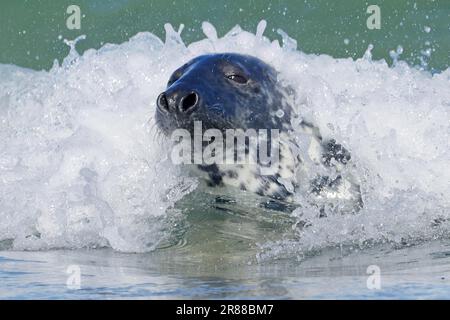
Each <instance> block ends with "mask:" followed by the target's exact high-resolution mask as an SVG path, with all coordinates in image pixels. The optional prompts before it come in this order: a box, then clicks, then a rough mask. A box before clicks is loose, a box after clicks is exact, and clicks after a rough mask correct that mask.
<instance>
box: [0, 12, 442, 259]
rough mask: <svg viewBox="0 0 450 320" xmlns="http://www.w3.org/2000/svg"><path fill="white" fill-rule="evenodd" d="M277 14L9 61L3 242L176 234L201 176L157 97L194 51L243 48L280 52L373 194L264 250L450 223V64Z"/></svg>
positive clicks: (120, 245) (302, 101)
mask: <svg viewBox="0 0 450 320" xmlns="http://www.w3.org/2000/svg"><path fill="white" fill-rule="evenodd" d="M266 25H267V23H266V22H265V21H262V22H261V23H260V24H259V25H258V27H257V30H256V34H253V33H250V32H247V31H244V30H242V29H241V28H240V27H239V26H236V27H234V28H233V29H232V30H230V31H229V32H228V33H227V34H226V35H225V36H223V37H219V35H218V33H217V31H216V30H215V28H214V27H213V26H212V25H211V24H210V23H206V22H205V23H204V24H203V25H202V27H203V31H204V33H205V35H206V38H205V39H203V40H200V41H197V42H194V43H191V44H189V45H187V46H186V45H185V44H184V42H183V41H182V37H181V32H182V30H183V26H180V28H179V29H178V31H176V30H175V29H174V28H173V27H172V26H171V25H169V24H166V25H165V30H166V39H165V42H164V43H163V42H162V41H161V40H160V39H159V38H157V37H156V36H154V35H152V34H150V33H146V32H145V33H139V34H137V35H135V36H134V37H132V38H131V39H130V40H129V41H127V42H125V43H123V44H120V45H113V44H107V45H105V46H103V47H102V48H100V49H99V50H93V49H91V50H88V51H86V52H85V53H84V54H83V55H81V56H80V55H78V54H77V53H76V50H75V45H76V42H77V41H80V40H81V39H78V40H77V39H76V40H75V41H73V42H68V45H69V46H70V47H71V50H70V54H69V56H68V57H67V58H66V59H65V60H64V61H63V63H62V64H61V65H59V64H55V65H54V66H53V68H52V69H51V70H50V71H49V72H46V71H32V70H28V69H23V68H20V67H17V66H11V65H0V79H1V80H0V123H1V126H0V141H1V142H0V152H1V153H0V177H1V179H0V192H1V198H0V248H13V249H17V250H45V249H52V248H82V247H104V246H107V247H112V248H114V249H116V250H119V251H127V252H146V251H151V250H154V249H155V248H156V247H157V246H158V245H160V244H161V243H163V242H164V241H170V238H171V237H172V236H173V233H174V232H176V230H177V228H180V227H182V226H183V215H182V214H181V213H180V212H179V211H177V210H176V209H174V205H175V203H176V202H177V201H178V200H179V199H181V198H183V197H184V196H185V195H186V194H188V193H190V192H192V191H193V190H194V189H195V188H196V185H197V181H196V180H195V179H193V178H189V177H186V176H185V174H184V173H183V172H181V170H180V169H179V168H178V167H176V166H173V165H172V164H171V162H170V161H169V160H168V158H167V153H168V150H167V149H166V145H167V144H166V143H164V141H161V139H164V138H162V137H160V138H157V132H156V131H155V130H154V129H153V127H154V122H153V121H154V120H153V115H154V112H155V103H154V101H155V100H156V97H157V95H158V93H159V92H161V91H162V90H163V89H164V83H165V81H166V80H167V79H168V78H169V75H170V74H171V72H173V71H174V70H175V69H176V68H178V67H179V66H180V65H182V64H184V63H185V62H187V61H188V60H190V59H191V58H193V57H195V56H197V55H200V54H205V53H210V52H229V51H234V52H238V53H244V54H250V55H254V56H256V57H258V58H260V59H262V60H264V61H266V62H267V63H269V64H271V65H273V66H274V67H275V68H276V69H277V70H278V71H279V72H280V81H286V82H288V83H289V84H290V86H291V87H292V88H293V89H294V91H295V93H294V95H293V97H292V99H293V100H294V101H295V103H296V106H297V107H298V109H299V112H300V113H301V117H302V118H303V119H305V120H308V121H311V122H313V123H315V124H316V125H317V126H318V127H319V129H320V131H321V133H322V135H323V136H324V137H325V138H335V139H336V140H338V141H339V142H340V143H342V144H343V145H344V146H345V147H346V148H347V149H348V150H350V151H351V153H352V163H351V167H350V168H349V169H348V170H350V171H351V174H352V175H354V176H357V177H359V179H360V180H361V181H360V182H361V187H362V193H363V200H364V204H365V206H364V209H363V210H361V211H360V212H359V213H358V214H355V215H336V214H333V211H332V210H329V211H326V213H327V215H326V217H320V218H319V217H318V214H317V209H316V208H313V207H308V206H307V205H306V204H305V205H303V206H302V208H299V209H297V210H296V211H295V212H294V213H293V216H294V218H296V219H298V221H299V224H298V225H297V227H296V228H295V235H296V236H295V238H294V239H292V238H289V240H288V239H281V240H279V241H274V242H268V243H264V244H262V245H261V252H260V253H259V255H258V257H259V259H260V261H264V260H265V259H272V258H279V257H283V256H292V255H294V256H303V255H305V254H306V255H307V254H308V253H310V252H314V251H316V250H320V249H322V248H325V247H329V246H342V245H350V246H355V247H361V246H364V245H366V244H369V243H377V242H393V243H397V244H402V243H413V242H414V241H423V240H427V239H433V238H439V237H445V236H448V233H449V231H450V227H449V222H448V221H449V218H450V216H449V215H450V213H449V211H450V210H449V207H450V198H449V194H450V192H449V191H450V190H449V184H448V181H450V172H449V170H448V169H447V168H448V163H449V160H450V152H449V150H450V148H449V136H448V134H449V129H450V126H449V122H448V119H449V118H450V117H449V110H450V91H449V90H448V88H449V85H450V70H445V71H442V72H441V73H438V74H433V75H432V74H430V73H428V72H426V71H421V70H418V69H417V68H415V67H410V66H408V65H407V64H406V63H404V62H402V61H401V60H400V54H401V50H400V51H399V50H397V51H395V52H393V54H392V58H393V59H395V65H394V66H393V67H389V66H388V64H387V63H386V62H385V61H373V60H372V55H371V50H372V48H373V46H369V48H368V50H367V52H366V54H365V55H364V57H363V58H362V59H358V60H356V61H354V60H352V59H334V58H332V57H330V56H327V55H307V54H304V53H303V52H301V51H299V50H297V42H296V41H295V40H293V39H291V38H289V36H288V35H287V34H286V33H285V32H283V31H281V30H280V31H279V34H280V35H281V37H282V45H280V43H279V41H278V40H273V41H272V40H270V39H268V38H267V37H265V36H264V35H263V34H264V30H265V28H266ZM299 139H301V137H299ZM296 198H297V199H296V200H297V202H299V203H302V204H304V203H305V202H304V194H303V193H302V192H298V194H296ZM337 205H338V204H337ZM304 221H307V222H308V224H307V226H304V225H302V223H300V222H304ZM301 225H302V227H300V226H301Z"/></svg>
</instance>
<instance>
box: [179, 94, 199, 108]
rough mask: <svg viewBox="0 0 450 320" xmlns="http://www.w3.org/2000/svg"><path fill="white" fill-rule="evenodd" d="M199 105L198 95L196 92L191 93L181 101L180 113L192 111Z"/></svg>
mask: <svg viewBox="0 0 450 320" xmlns="http://www.w3.org/2000/svg"><path fill="white" fill-rule="evenodd" d="M197 104H198V95H197V94H196V93H195V92H191V93H190V94H188V95H187V96H185V97H183V99H181V103H180V111H181V112H188V111H191V110H192V109H193V108H194V107H196V106H197Z"/></svg>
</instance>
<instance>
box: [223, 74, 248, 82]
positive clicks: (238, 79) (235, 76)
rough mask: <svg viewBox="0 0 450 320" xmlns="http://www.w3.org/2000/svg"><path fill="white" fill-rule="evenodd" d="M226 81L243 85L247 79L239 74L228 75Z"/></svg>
mask: <svg viewBox="0 0 450 320" xmlns="http://www.w3.org/2000/svg"><path fill="white" fill-rule="evenodd" d="M226 77H227V79H229V80H231V81H234V82H237V83H240V84H244V83H247V82H248V79H247V78H246V77H244V76H242V75H240V74H228V75H227V76H226Z"/></svg>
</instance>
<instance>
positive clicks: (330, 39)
mask: <svg viewBox="0 0 450 320" xmlns="http://www.w3.org/2000/svg"><path fill="white" fill-rule="evenodd" d="M72 4H75V5H78V6H79V7H80V9H81V14H82V19H81V29H80V30H69V29H68V28H67V26H66V20H67V19H68V18H69V14H68V13H67V12H66V10H67V7H68V6H69V5H72ZM370 5H378V6H379V8H380V12H381V18H380V21H381V24H380V29H372V30H371V29H369V28H368V27H367V19H368V18H369V17H370V16H371V13H367V8H368V7H369V6H370ZM261 19H265V20H267V22H268V28H267V29H266V32H265V35H266V36H268V37H269V38H270V39H280V35H279V34H278V33H277V29H282V30H283V31H285V32H286V33H287V34H288V35H289V36H291V37H292V38H294V39H296V40H297V41H298V46H299V49H300V50H302V51H304V52H306V53H313V54H329V55H331V56H333V57H336V58H342V57H352V58H354V59H356V58H359V57H361V56H362V55H363V54H364V52H365V50H366V49H367V47H368V45H369V44H373V45H374V49H373V52H372V53H373V58H374V59H377V60H378V59H385V60H386V61H388V62H389V63H391V62H392V59H391V57H390V55H389V51H391V50H396V49H397V47H398V46H401V47H402V48H403V53H402V55H401V56H400V59H401V60H405V61H407V62H408V63H410V64H411V65H414V66H422V67H424V68H425V69H429V70H432V71H441V70H445V69H446V68H448V66H449V61H450V1H449V0H435V1H431V0H416V1H414V0H371V1H362V0H335V1H331V0H314V1H313V0H285V1H280V0H270V1H268V0H250V1H236V0H232V1H212V0H190V1H179V0H173V1H172V0H170V1H162V0H76V1H74V0H2V1H1V4H0V63H10V64H15V65H19V66H24V67H29V68H33V69H49V68H50V67H51V65H52V63H53V61H54V59H58V60H59V61H61V60H62V59H63V58H64V57H65V56H66V55H67V53H68V50H69V49H68V47H67V45H65V44H64V42H63V39H69V40H70V39H75V38H76V37H77V36H79V35H82V34H85V35H86V36H87V39H86V40H84V41H81V42H80V43H79V44H78V45H77V49H78V50H79V51H80V52H83V51H84V50H86V49H89V48H99V47H101V46H102V45H104V44H105V43H122V42H124V41H127V40H128V39H129V38H130V37H132V36H133V35H135V34H136V33H138V32H141V31H148V32H151V33H154V34H155V35H157V36H159V37H161V38H162V39H164V34H165V32H164V24H165V23H167V22H169V23H171V24H172V25H174V26H175V28H178V26H179V25H180V24H184V25H185V29H184V31H183V33H182V38H183V40H184V41H185V43H186V44H188V43H191V42H192V41H195V40H199V39H202V38H204V37H205V36H204V34H203V32H202V30H201V24H202V22H203V21H209V22H211V23H212V24H213V25H214V26H215V27H216V28H217V31H218V34H219V36H223V35H224V34H225V33H226V32H227V31H229V30H230V29H231V28H232V27H233V26H235V25H237V24H239V25H240V26H241V27H242V28H243V29H245V30H248V31H251V32H255V30H256V26H257V24H258V22H259V21H260V20H261Z"/></svg>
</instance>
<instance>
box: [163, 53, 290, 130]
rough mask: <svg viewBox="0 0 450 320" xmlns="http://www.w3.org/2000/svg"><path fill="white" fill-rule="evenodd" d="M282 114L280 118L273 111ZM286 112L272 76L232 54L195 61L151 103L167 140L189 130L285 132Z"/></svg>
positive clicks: (265, 66) (178, 72)
mask: <svg viewBox="0 0 450 320" xmlns="http://www.w3.org/2000/svg"><path fill="white" fill-rule="evenodd" d="M280 109H283V116H282V117H279V113H278V116H277V111H278V110H280ZM290 112H291V111H290V108H289V106H288V105H287V103H285V102H283V92H282V90H280V88H279V85H278V82H277V73H276V71H275V70H274V69H273V68H272V67H271V66H269V65H268V64H266V63H264V62H263V61H261V60H259V59H257V58H255V57H252V56H247V55H240V54H235V53H226V54H209V55H203V56H199V57H197V58H195V59H193V60H191V61H190V62H188V63H186V64H185V65H183V66H182V67H181V68H179V69H177V70H176V71H175V72H174V73H173V74H172V76H171V77H170V79H169V82H168V84H167V89H166V90H165V91H164V92H163V93H161V94H160V95H159V97H158V99H157V112H156V121H157V124H158V126H159V127H160V128H161V129H162V130H163V131H164V132H165V133H166V134H170V133H171V132H172V131H173V130H174V129H178V128H184V129H187V130H189V131H192V130H193V123H194V121H201V122H202V125H203V128H204V129H205V130H207V129H210V128H214V129H219V130H222V131H224V130H226V129H237V128H239V129H244V130H245V129H249V128H252V129H275V128H276V129H280V130H287V129H288V128H289V127H290V123H289V119H290Z"/></svg>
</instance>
